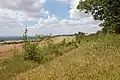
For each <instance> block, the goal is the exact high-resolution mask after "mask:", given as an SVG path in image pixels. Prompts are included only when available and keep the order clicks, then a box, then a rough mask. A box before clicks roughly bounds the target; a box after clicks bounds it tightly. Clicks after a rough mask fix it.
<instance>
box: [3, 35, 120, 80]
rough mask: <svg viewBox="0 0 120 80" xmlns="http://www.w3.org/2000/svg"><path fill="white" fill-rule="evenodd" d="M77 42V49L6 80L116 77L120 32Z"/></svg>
mask: <svg viewBox="0 0 120 80" xmlns="http://www.w3.org/2000/svg"><path fill="white" fill-rule="evenodd" d="M81 42H82V43H81V44H80V45H79V48H77V49H74V50H72V51H70V52H67V53H66V54H64V55H63V56H60V57H57V58H56V57H54V60H52V61H49V62H46V63H44V64H41V65H39V66H37V67H35V68H34V69H29V70H26V71H25V72H22V73H18V74H15V75H14V76H12V77H11V78H10V79H11V80H120V35H100V36H93V37H87V38H84V39H82V41H81ZM21 63H22V62H21ZM18 67H19V66H18ZM2 68H3V67H2Z"/></svg>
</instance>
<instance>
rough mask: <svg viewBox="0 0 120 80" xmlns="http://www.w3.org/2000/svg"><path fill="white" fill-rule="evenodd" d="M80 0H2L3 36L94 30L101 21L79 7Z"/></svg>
mask: <svg viewBox="0 0 120 80" xmlns="http://www.w3.org/2000/svg"><path fill="white" fill-rule="evenodd" d="M78 3H79V0H0V36H20V35H22V34H23V32H24V28H25V26H26V25H27V26H28V35H30V36H33V35H35V34H36V33H38V34H49V33H52V34H53V35H56V34H69V33H75V32H78V31H82V32H86V33H93V32H96V31H97V30H99V29H100V27H99V26H98V24H99V23H100V22H99V21H94V20H93V18H92V16H91V15H89V14H84V13H83V12H79V11H78V10H77V9H76V6H77V5H78Z"/></svg>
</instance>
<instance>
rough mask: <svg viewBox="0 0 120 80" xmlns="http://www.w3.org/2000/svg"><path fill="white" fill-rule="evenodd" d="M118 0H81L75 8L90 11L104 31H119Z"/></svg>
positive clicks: (119, 10)
mask: <svg viewBox="0 0 120 80" xmlns="http://www.w3.org/2000/svg"><path fill="white" fill-rule="evenodd" d="M119 3H120V0H81V1H80V2H79V5H78V6H77V9H80V11H85V13H91V15H92V16H93V17H94V19H95V20H101V21H103V23H102V24H100V26H101V27H103V32H104V33H120V4H119Z"/></svg>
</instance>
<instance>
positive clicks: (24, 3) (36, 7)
mask: <svg viewBox="0 0 120 80" xmlns="http://www.w3.org/2000/svg"><path fill="white" fill-rule="evenodd" d="M44 2H45V0H0V8H2V9H10V10H14V11H19V12H23V13H24V14H25V15H26V16H27V17H28V18H33V19H39V18H40V15H41V14H42V15H43V14H44V15H47V14H46V11H45V10H44V9H43V4H44Z"/></svg>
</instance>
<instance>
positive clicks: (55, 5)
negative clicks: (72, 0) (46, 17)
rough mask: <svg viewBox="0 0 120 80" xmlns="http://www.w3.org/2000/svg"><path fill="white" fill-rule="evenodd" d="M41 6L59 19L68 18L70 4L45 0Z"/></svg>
mask: <svg viewBox="0 0 120 80" xmlns="http://www.w3.org/2000/svg"><path fill="white" fill-rule="evenodd" d="M43 7H44V9H45V10H47V11H48V12H49V13H50V15H56V16H57V17H58V18H59V19H69V10H70V4H67V3H63V2H58V1H56V0H47V1H46V3H45V4H44V6H43Z"/></svg>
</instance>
